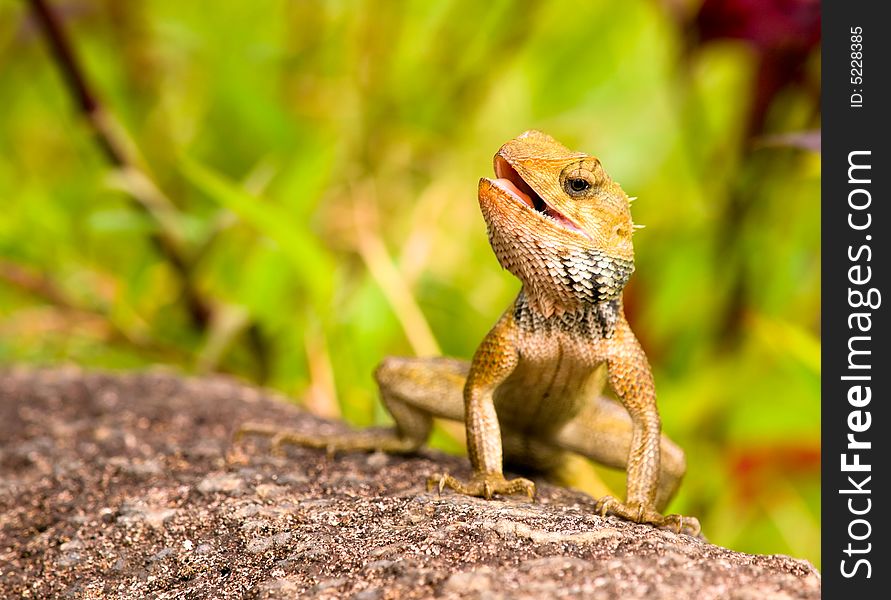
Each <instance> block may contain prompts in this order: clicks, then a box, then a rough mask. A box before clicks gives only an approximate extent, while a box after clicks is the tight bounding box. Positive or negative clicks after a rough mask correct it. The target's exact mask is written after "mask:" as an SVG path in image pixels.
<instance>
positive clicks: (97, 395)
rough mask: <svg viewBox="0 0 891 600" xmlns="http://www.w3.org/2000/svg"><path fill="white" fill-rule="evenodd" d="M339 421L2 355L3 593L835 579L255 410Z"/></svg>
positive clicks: (258, 397) (759, 594)
mask: <svg viewBox="0 0 891 600" xmlns="http://www.w3.org/2000/svg"><path fill="white" fill-rule="evenodd" d="M248 420H250V421H266V422H268V423H275V424H281V425H283V426H289V427H294V428H299V429H304V430H306V431H314V430H319V431H321V430H325V431H337V430H338V429H339V428H340V426H339V425H338V424H332V423H330V422H325V421H322V420H320V419H317V418H314V417H312V416H309V415H307V414H306V413H304V412H302V411H300V410H299V409H298V408H296V407H294V406H293V405H289V404H287V403H286V402H284V401H283V400H282V399H281V398H280V397H275V395H274V394H271V393H268V392H263V391H260V390H257V389H255V388H250V387H247V386H243V385H240V384H238V383H235V382H233V381H231V380H228V379H224V378H210V379H187V378H182V377H179V376H176V375H173V374H169V373H163V372H150V373H137V374H125V375H121V374H107V373H89V372H83V371H80V370H78V369H57V370H8V371H5V372H2V373H0V597H4V598H6V597H24V598H48V597H66V596H68V597H83V598H99V597H115V598H144V597H153V598H183V597H188V598H227V597H232V598H241V597H253V598H292V597H314V598H364V599H388V598H432V597H442V598H552V597H561V598H594V599H598V598H604V599H606V598H624V599H628V598H648V599H650V598H671V599H673V600H683V599H685V598H690V599H695V600H706V599H709V598H737V599H748V598H789V599H792V598H819V597H820V576H819V574H818V573H817V572H816V570H815V569H814V568H813V567H812V566H810V565H809V564H808V563H807V562H805V561H801V560H795V559H792V558H788V557H785V556H757V555H751V554H741V553H739V552H733V551H731V550H727V549H725V548H720V547H718V546H714V545H711V544H708V543H706V542H704V541H702V540H699V539H694V538H691V537H688V536H685V535H676V534H673V533H670V532H667V531H657V530H655V529H652V528H650V527H647V526H641V525H634V524H630V523H626V522H623V521H620V520H618V519H615V518H607V519H602V518H600V517H598V516H596V515H595V514H594V512H593V500H592V499H591V498H589V497H587V496H585V495H583V494H579V493H575V492H571V491H567V490H563V489H560V488H555V487H552V486H548V485H546V484H543V483H540V484H539V495H538V498H537V501H536V503H534V504H532V503H528V502H524V501H520V500H512V499H511V500H495V501H484V500H478V499H472V498H465V497H461V496H456V495H454V494H449V493H444V494H443V495H442V497H438V496H437V495H436V494H430V493H426V492H425V491H424V488H423V484H424V480H425V476H426V475H427V474H429V473H433V472H436V471H441V470H443V469H447V470H449V471H451V472H454V473H456V474H463V475H466V474H467V464H466V459H460V458H455V457H448V456H444V455H441V454H438V453H435V452H425V453H423V454H421V455H420V456H417V457H410V458H401V457H383V456H381V455H374V454H372V455H368V454H345V455H342V456H338V457H336V458H334V459H332V458H329V457H327V456H326V455H325V453H324V452H321V451H316V450H308V449H302V448H294V449H289V450H288V455H287V456H286V457H276V456H273V455H271V454H270V453H269V452H268V441H267V440H264V439H262V438H251V439H246V440H244V441H242V442H238V443H237V444H235V443H232V441H231V440H232V433H233V431H234V430H235V429H236V428H237V427H238V425H239V424H240V423H242V422H245V421H248Z"/></svg>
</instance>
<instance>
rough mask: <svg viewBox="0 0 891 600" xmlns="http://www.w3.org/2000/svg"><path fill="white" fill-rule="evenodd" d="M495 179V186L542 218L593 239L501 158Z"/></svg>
mask: <svg viewBox="0 0 891 600" xmlns="http://www.w3.org/2000/svg"><path fill="white" fill-rule="evenodd" d="M495 177H497V179H495V180H493V181H492V184H493V185H495V186H496V187H497V188H498V189H500V190H502V191H503V192H506V193H507V194H508V195H510V196H512V197H513V198H514V199H516V200H518V201H520V202H522V203H523V204H525V205H526V206H528V207H529V208H531V209H532V210H534V211H535V212H537V213H538V214H540V215H541V216H543V217H545V218H548V219H551V220H553V221H556V222H557V223H559V224H560V225H562V226H563V227H565V228H566V229H569V230H570V231H574V232H576V233H580V234H582V235H584V236H585V237H587V238H590V237H591V236H589V235H588V234H587V233H586V232H585V231H584V230H582V228H581V227H579V226H578V225H576V224H575V223H574V222H573V221H572V220H571V219H570V218H568V217H567V216H566V215H564V214H563V213H561V212H560V211H558V210H557V209H556V208H554V207H553V206H551V205H550V204H548V203H547V201H545V199H544V198H542V197H541V195H540V194H539V193H538V192H536V191H535V189H533V187H532V186H531V185H529V184H528V183H526V181H525V180H524V179H523V178H522V177H520V174H519V173H518V172H517V170H516V169H514V168H513V167H512V166H511V165H510V163H509V162H507V161H506V160H505V159H504V158H502V157H500V156H496V157H495Z"/></svg>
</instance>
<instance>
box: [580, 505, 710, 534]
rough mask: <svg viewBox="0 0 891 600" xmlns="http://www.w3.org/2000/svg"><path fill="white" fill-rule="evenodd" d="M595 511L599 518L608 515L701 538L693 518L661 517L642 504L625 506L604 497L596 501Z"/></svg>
mask: <svg viewBox="0 0 891 600" xmlns="http://www.w3.org/2000/svg"><path fill="white" fill-rule="evenodd" d="M596 510H597V512H599V513H600V516H601V517H605V516H606V515H608V514H610V515H615V516H617V517H621V518H623V519H627V520H628V521H633V522H635V523H645V524H647V525H652V526H654V527H659V528H666V529H671V530H673V531H675V532H676V533H686V534H688V535H692V536H694V537H702V527H701V526H700V525H699V520H698V519H696V518H695V517H685V516H683V515H676V514H671V515H662V514H660V513H659V512H657V511H655V510H653V509H651V508H648V507H647V506H646V505H645V504H644V503H643V502H632V503H630V504H626V503H623V502H620V501H619V500H617V499H616V498H613V497H612V496H604V497H603V498H600V499H599V500H598V501H597V508H596Z"/></svg>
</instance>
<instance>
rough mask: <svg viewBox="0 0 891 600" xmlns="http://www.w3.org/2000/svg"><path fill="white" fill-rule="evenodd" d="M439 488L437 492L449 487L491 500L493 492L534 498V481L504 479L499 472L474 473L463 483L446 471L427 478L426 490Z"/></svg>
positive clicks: (461, 492) (519, 478) (460, 492)
mask: <svg viewBox="0 0 891 600" xmlns="http://www.w3.org/2000/svg"><path fill="white" fill-rule="evenodd" d="M434 487H438V488H439V493H440V494H441V493H442V491H443V490H444V489H445V488H446V487H449V488H451V489H453V490H454V491H456V492H457V493H459V494H464V495H466V496H476V497H478V498H485V499H486V500H491V499H492V498H493V497H494V496H495V494H501V495H510V494H518V493H523V494H525V495H526V496H528V497H529V498H530V499H534V498H535V483H533V482H532V481H529V480H528V479H525V478H523V477H518V478H516V479H505V477H504V475H502V474H501V473H475V474H474V475H473V477H472V478H471V479H470V481H469V482H467V483H463V482H461V481H459V480H458V479H455V478H454V477H452V476H451V475H449V474H448V473H437V474H435V475H431V476H430V477H428V478H427V490H428V491H430V490H432V489H433V488H434Z"/></svg>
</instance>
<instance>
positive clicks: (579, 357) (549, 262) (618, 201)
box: [242, 131, 699, 533]
mask: <svg viewBox="0 0 891 600" xmlns="http://www.w3.org/2000/svg"><path fill="white" fill-rule="evenodd" d="M494 168H495V175H496V177H495V178H494V179H486V178H483V179H481V180H480V183H479V202H480V208H481V210H482V213H483V217H484V218H485V221H486V225H487V230H488V235H489V241H490V243H491V246H492V248H493V250H494V252H495V255H496V256H497V258H498V260H499V262H500V263H501V265H502V266H503V267H504V268H506V269H507V270H509V271H510V272H511V273H513V274H514V275H515V276H516V277H517V278H518V279H519V280H520V281H521V283H522V288H521V290H520V292H519V294H518V296H517V298H516V300H515V301H514V303H513V304H512V305H511V306H510V307H509V308H508V309H507V310H506V311H505V312H504V314H503V315H502V316H501V318H500V319H499V321H498V322H497V323H496V324H495V326H494V327H493V328H492V330H491V331H490V332H489V333H488V334H487V335H486V337H485V338H484V339H483V341H482V342H481V344H480V345H479V347H478V349H477V350H476V353H475V354H474V356H473V359H472V360H471V361H470V362H469V363H468V362H466V361H461V360H457V359H451V358H387V359H384V361H383V362H382V363H381V365H380V366H379V367H378V369H377V370H376V371H375V378H376V380H377V382H378V386H379V388H380V392H381V398H382V401H383V403H384V405H385V406H386V408H387V409H388V411H389V412H390V413H391V414H392V416H393V418H394V420H395V422H396V426H395V428H393V429H387V430H380V429H372V430H366V431H359V432H355V433H352V434H348V435H343V436H308V435H305V434H300V433H297V432H290V431H279V430H275V429H270V428H268V427H264V426H250V425H248V426H246V427H245V428H243V430H242V432H244V433H263V434H268V435H272V436H274V439H273V443H274V445H276V446H277V445H280V444H284V443H295V444H301V445H308V446H314V447H324V448H328V449H329V450H384V451H389V452H412V451H415V450H417V449H418V448H419V447H420V446H421V445H422V444H423V443H424V442H425V441H426V440H427V437H428V436H429V433H430V430H431V427H432V420H433V417H441V418H447V419H453V420H458V421H463V422H464V424H465V427H466V431H467V448H468V455H469V458H470V462H471V465H472V467H473V476H472V478H471V480H470V481H468V482H462V481H459V480H458V479H456V478H454V477H452V476H451V475H448V474H438V475H435V476H433V477H431V478H430V480H429V482H428V483H431V484H433V485H438V486H439V488H440V490H442V489H443V488H444V487H450V488H452V489H454V490H455V491H457V492H459V493H463V494H469V495H474V496H482V497H485V498H491V497H492V496H493V495H494V494H512V493H526V494H528V495H529V496H532V495H533V494H534V484H533V483H532V482H531V481H529V480H527V479H524V478H517V479H512V480H508V479H506V478H505V477H504V475H503V471H502V465H503V462H504V459H505V458H506V459H508V460H509V461H511V462H513V463H518V464H521V465H525V466H529V467H533V468H535V469H538V470H543V471H552V470H555V469H556V468H557V467H558V466H559V464H560V463H561V462H562V461H563V459H564V458H565V457H566V455H567V453H578V454H581V455H583V456H585V457H588V458H590V459H592V460H594V461H597V462H599V463H602V464H605V465H607V466H611V467H616V468H624V469H626V470H627V489H626V499H625V501H624V502H621V501H619V500H617V499H615V498H612V497H605V498H601V499H600V500H599V507H600V510H601V512H602V513H607V512H609V513H612V514H616V515H619V516H621V517H623V518H626V519H631V520H634V521H637V522H642V523H650V524H653V525H656V526H671V527H674V528H676V529H677V530H679V531H681V530H685V531H689V532H692V533H698V532H699V523H698V521H696V519H694V518H691V517H681V516H680V515H663V514H661V511H662V510H663V509H664V507H665V505H666V504H667V503H668V501H669V500H670V499H671V497H672V496H673V495H674V493H675V492H676V490H677V487H678V485H679V483H680V480H681V477H682V476H683V473H684V470H685V462H684V455H683V452H682V451H681V449H680V448H678V447H677V446H676V445H675V444H674V443H673V442H671V441H670V440H669V439H668V438H667V437H665V436H664V435H662V433H661V426H660V419H659V413H658V410H657V407H656V394H655V387H654V384H653V378H652V374H651V371H650V366H649V364H648V362H647V359H646V356H645V354H644V352H643V350H642V348H641V346H640V344H639V343H638V341H637V339H636V338H635V336H634V334H633V332H632V331H631V328H630V327H629V325H628V322H627V320H626V319H625V315H624V313H623V309H622V298H621V294H622V289H623V288H624V286H625V283H626V282H627V281H628V278H629V277H630V276H631V274H632V272H633V270H634V253H633V247H632V242H631V235H632V232H633V223H632V219H631V213H630V209H629V199H628V197H627V196H626V195H625V193H624V192H623V191H622V189H621V187H620V186H619V185H618V184H617V183H615V182H613V181H612V180H611V179H610V178H609V176H608V175H607V174H606V172H605V171H604V169H603V167H602V165H601V164H600V161H599V160H598V159H597V158H595V157H592V156H588V155H586V154H583V153H579V152H572V151H570V150H569V149H567V148H566V147H564V146H563V145H562V144H560V143H558V142H557V141H556V140H554V139H553V138H551V137H550V136H548V135H546V134H544V133H541V132H538V131H527V132H525V133H523V134H522V135H520V136H519V137H517V138H515V139H513V140H511V141H509V142H507V143H506V144H504V145H503V146H502V147H501V148H500V149H499V151H498V153H497V154H496V155H495V158H494ZM607 385H609V386H610V387H611V388H612V390H613V391H614V393H615V396H616V397H617V398H618V400H619V401H620V402H621V406H620V405H619V404H618V403H616V402H615V401H614V400H611V399H609V398H607V397H605V396H603V391H604V388H605V386H607Z"/></svg>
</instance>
